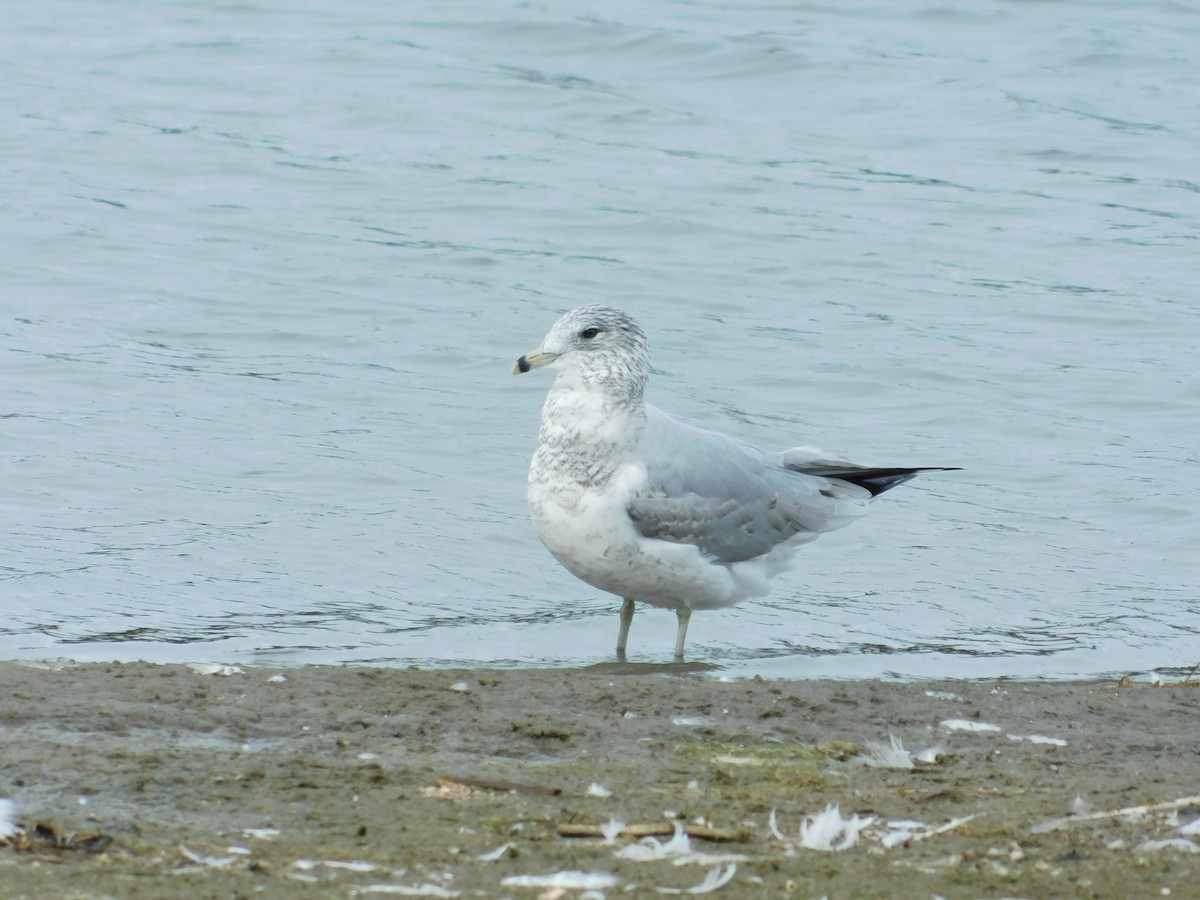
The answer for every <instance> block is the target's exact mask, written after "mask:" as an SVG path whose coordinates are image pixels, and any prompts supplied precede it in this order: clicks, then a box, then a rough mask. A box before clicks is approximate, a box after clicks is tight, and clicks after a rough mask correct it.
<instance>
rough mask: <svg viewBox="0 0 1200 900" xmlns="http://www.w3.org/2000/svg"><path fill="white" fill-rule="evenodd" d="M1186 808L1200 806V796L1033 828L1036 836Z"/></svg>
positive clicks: (1064, 817) (1068, 817) (1071, 817)
mask: <svg viewBox="0 0 1200 900" xmlns="http://www.w3.org/2000/svg"><path fill="white" fill-rule="evenodd" d="M1185 806H1200V796H1195V797H1181V798H1180V799H1178V800H1166V801H1164V802H1162V803H1150V804H1147V805H1146V806H1127V807H1125V808H1124V809H1110V810H1105V811H1104V812H1095V813H1086V814H1084V815H1081V816H1063V817H1062V818H1061V819H1047V820H1046V821H1045V822H1040V823H1038V824H1037V825H1034V826H1033V829H1032V830H1033V833H1034V834H1045V833H1046V832H1047V831H1058V830H1060V829H1062V828H1069V827H1070V826H1072V825H1078V824H1079V823H1081V822H1099V821H1101V820H1103V819H1121V818H1124V817H1126V816H1132V817H1134V818H1137V817H1140V816H1144V815H1146V814H1147V813H1152V812H1170V811H1171V810H1173V809H1183V808H1184V807H1185Z"/></svg>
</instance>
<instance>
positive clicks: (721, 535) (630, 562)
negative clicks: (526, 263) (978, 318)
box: [512, 306, 941, 661]
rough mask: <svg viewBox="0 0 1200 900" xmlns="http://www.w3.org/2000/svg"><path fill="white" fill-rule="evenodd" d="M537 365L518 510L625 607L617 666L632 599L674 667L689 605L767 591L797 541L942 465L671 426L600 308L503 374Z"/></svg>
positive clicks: (563, 558) (613, 318)
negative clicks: (656, 619)
mask: <svg viewBox="0 0 1200 900" xmlns="http://www.w3.org/2000/svg"><path fill="white" fill-rule="evenodd" d="M546 365H553V366H554V367H555V369H556V370H557V375H556V376H555V379H554V384H553V385H552V386H551V388H550V393H549V395H548V396H547V397H546V403H545V406H543V407H542V420H541V429H540V432H539V435H538V446H537V450H536V451H535V452H534V454H533V462H532V463H531V464H530V466H529V509H530V512H531V514H532V516H533V522H534V524H535V525H536V526H537V532H538V536H539V537H540V538H541V539H542V543H543V544H545V545H546V547H547V549H549V551H550V552H551V553H552V554H553V555H554V557H555V558H556V559H557V560H558V561H559V562H560V563H562V564H563V565H564V566H565V567H566V568H567V569H568V570H569V571H570V572H571V573H572V574H574V575H576V576H577V577H579V578H581V579H583V580H584V581H586V582H587V583H588V584H590V585H593V586H594V587H598V588H600V589H601V590H604V591H609V592H611V593H613V594H616V595H617V596H618V597H621V598H622V599H623V602H622V604H621V627H620V630H619V632H618V634H617V658H618V659H624V658H625V645H626V643H627V641H628V639H629V626H630V623H631V622H632V621H633V609H634V602H635V601H640V602H642V603H648V604H650V605H651V606H660V607H665V608H667V609H673V610H675V614H676V616H677V617H678V620H679V628H678V631H677V633H676V638H675V659H676V660H678V661H682V659H683V644H684V640H685V639H686V637H687V627H688V620H689V619H690V618H691V615H692V610H695V609H717V608H720V607H723V606H732V605H733V604H735V603H738V602H739V601H741V600H745V599H746V598H747V597H757V596H761V595H763V594H766V593H767V592H768V591H769V590H770V585H769V580H770V578H772V577H773V576H775V575H777V574H779V573H780V572H782V571H784V570H785V569H788V568H790V566H791V564H792V561H793V558H794V556H795V554H796V551H797V550H798V549H799V547H800V545H801V544H806V543H808V542H809V541H811V540H814V539H815V538H816V537H817V536H818V535H820V534H822V533H824V532H826V531H833V530H834V529H836V528H843V527H845V526H846V525H849V524H850V523H851V522H853V521H854V520H855V519H857V518H859V517H860V516H862V515H864V514H865V513H866V512H867V507H868V503H869V501H870V500H871V498H872V497H874V496H876V495H877V494H881V493H883V492H884V491H886V490H889V489H890V488H893V487H895V486H896V485H898V484H902V483H903V482H905V481H908V480H909V479H910V478H912V477H913V476H915V475H916V474H917V473H918V472H925V471H930V470H931V469H935V468H941V467H925V468H919V469H895V468H890V469H889V468H874V467H870V466H860V465H856V464H854V463H850V462H845V461H844V460H837V459H830V458H829V457H828V456H827V455H826V454H824V453H822V452H821V451H820V450H817V449H815V448H813V447H797V448H795V449H793V450H787V451H784V452H782V453H764V452H763V451H760V450H757V449H755V448H754V447H751V446H750V445H749V444H745V443H742V442H741V441H738V440H735V439H733V438H730V437H726V436H725V435H723V434H717V433H716V432H712V431H706V430H704V429H702V428H697V427H695V426H693V425H687V424H685V423H683V422H679V421H677V420H675V419H672V418H671V417H670V416H668V415H667V414H666V413H664V412H662V411H660V410H658V409H656V408H655V407H653V406H651V405H650V404H649V403H646V402H645V400H644V399H643V396H642V395H643V393H644V390H645V387H646V380H647V378H648V377H649V372H650V352H649V348H648V346H647V343H646V336H645V334H643V333H642V329H641V328H640V327H638V324H637V322H635V321H634V320H633V319H631V318H630V317H629V316H628V315H626V314H625V313H623V312H621V311H620V310H619V309H614V308H612V307H610V306H584V307H580V308H579V309H576V310H573V311H571V312H569V313H567V314H566V315H564V316H563V317H562V318H560V319H559V320H558V321H557V322H555V323H554V326H553V327H552V328H551V329H550V331H549V332H548V333H547V334H546V337H545V340H543V341H542V345H541V346H540V347H538V348H537V349H536V350H533V351H531V352H529V353H527V354H525V355H524V356H522V357H521V358H520V359H518V360H517V362H516V364H515V365H514V366H513V369H512V371H513V374H514V375H516V374H519V373H523V372H528V371H529V370H530V369H536V368H538V367H540V366H546Z"/></svg>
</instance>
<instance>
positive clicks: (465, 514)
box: [0, 0, 1200, 677]
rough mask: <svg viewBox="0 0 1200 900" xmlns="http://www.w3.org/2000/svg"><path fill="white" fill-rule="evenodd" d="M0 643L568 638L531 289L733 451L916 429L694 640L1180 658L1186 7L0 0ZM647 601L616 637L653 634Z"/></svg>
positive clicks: (305, 659) (1189, 543) (928, 668)
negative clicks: (863, 504)
mask: <svg viewBox="0 0 1200 900" xmlns="http://www.w3.org/2000/svg"><path fill="white" fill-rule="evenodd" d="M5 30H6V34H7V40H6V41H5V44H6V53H5V54H4V60H3V61H2V62H0V100H2V102H3V104H4V108H5V109H7V110H8V111H9V117H8V122H9V124H8V127H7V128H6V129H5V136H4V139H3V140H4V144H5V153H4V156H3V162H0V170H2V171H3V178H4V183H5V185H6V190H5V200H4V209H3V215H2V216H0V236H2V239H0V269H2V270H3V271H4V272H5V273H6V274H5V279H4V288H3V291H2V294H0V331H2V333H3V346H4V348H5V349H6V350H7V351H8V352H7V353H6V354H5V360H6V365H5V368H4V374H5V379H4V380H5V385H6V388H7V390H6V391H5V392H4V398H3V402H2V404H0V416H2V418H0V428H2V431H0V447H2V448H3V455H2V456H0V459H2V460H3V463H4V473H5V477H4V478H3V480H2V481H0V510H3V514H4V516H5V519H6V520H7V521H6V525H7V530H8V532H9V540H8V542H7V549H6V552H5V553H4V554H3V555H2V556H0V604H2V609H3V611H4V613H5V616H4V622H3V624H2V625H0V655H3V656H5V657H9V658H25V657H46V656H68V657H74V658H80V659H105V658H123V659H128V658H145V659H154V660H195V659H211V660H220V661H236V662H246V663H253V662H261V663H267V662H269V663H289V664H290V663H312V662H372V663H382V664H410V663H412V664H418V665H448V664H454V665H475V664H503V665H517V666H529V665H537V666H541V665H568V666H577V665H579V666H582V665H591V664H594V663H597V662H602V661H605V660H607V659H609V658H610V657H611V652H612V646H613V643H614V641H615V633H616V625H617V622H616V608H617V603H616V600H615V598H611V597H607V596H604V595H602V594H600V593H599V592H597V591H595V590H593V589H591V588H588V587H587V586H585V585H583V584H582V583H580V582H577V581H576V580H575V579H574V578H572V576H570V575H569V574H567V573H566V572H565V571H563V570H562V569H560V568H559V567H558V565H557V564H556V563H555V562H554V561H553V560H552V559H551V558H550V557H549V555H548V554H547V553H546V552H545V551H544V550H543V549H542V547H541V545H540V544H539V543H538V541H537V538H536V536H535V535H534V533H533V529H532V526H531V525H530V524H529V522H528V519H527V516H526V512H525V505H524V472H525V467H526V464H527V461H528V456H529V454H530V452H531V451H532V448H533V443H534V438H535V435H536V423H537V413H538V408H539V405H540V402H541V398H542V396H543V394H544V392H545V390H546V388H547V386H548V384H549V378H548V377H540V378H539V377H538V376H539V375H543V376H544V375H545V374H546V373H534V374H533V375H530V376H527V377H525V378H521V379H512V378H510V377H509V376H508V367H509V366H510V365H511V361H512V360H513V359H514V358H515V357H516V356H517V355H518V354H520V353H522V352H524V351H526V350H528V349H530V348H531V347H533V346H535V345H536V344H537V343H538V341H539V340H540V338H541V336H542V335H543V334H544V332H545V330H546V329H547V328H548V326H549V325H550V324H551V322H552V321H553V320H554V318H555V317H556V316H557V314H558V313H559V312H561V311H563V310H565V309H568V308H570V307H573V306H576V305H580V304H582V303H585V302H596V301H601V302H607V303H612V304H614V305H619V306H622V307H624V308H626V309H627V310H629V311H630V312H632V313H633V314H634V315H636V316H637V317H638V318H639V319H640V320H641V321H642V323H643V325H644V327H645V328H646V330H647V332H648V333H649V334H650V337H651V341H652V344H653V346H654V350H655V366H656V374H655V378H654V380H653V381H652V384H651V391H650V397H651V400H652V401H653V402H656V403H657V404H658V405H660V406H662V407H664V408H666V409H668V410H670V411H672V412H674V413H676V414H679V415H682V416H685V417H687V418H690V419H692V420H693V421H696V422H698V423H699V424H702V425H704V426H706V427H711V428H717V429H720V430H723V431H727V432H730V433H733V434H736V435H738V436H739V437H742V438H744V439H746V440H749V441H751V442H753V443H757V444H759V445H761V446H764V447H772V448H779V447H785V446H791V445H795V444H808V443H814V444H819V445H820V446H823V447H826V448H828V449H829V450H831V451H835V452H838V453H843V454H845V455H848V456H850V457H852V458H857V459H861V460H863V461H864V462H872V463H879V464H883V465H959V466H962V467H964V471H963V472H961V473H953V474H946V475H940V476H928V477H924V478H922V479H919V480H918V481H916V482H914V483H912V484H910V485H906V486H904V487H903V488H901V489H900V490H898V491H896V492H894V493H891V494H889V495H887V496H886V497H885V498H882V499H881V501H880V502H879V503H878V504H877V508H876V509H875V511H874V512H873V514H872V516H871V517H870V518H868V519H867V520H865V521H863V522H860V523H858V524H857V525H855V526H854V527H853V528H851V529H849V530H847V531H844V532H840V533H837V534H834V535H829V536H826V537H824V538H822V539H821V540H820V541H819V542H817V543H816V544H814V545H812V546H810V547H807V548H805V550H804V551H803V552H802V556H801V562H800V565H799V566H798V567H797V569H796V570H795V571H794V572H793V573H791V574H790V575H788V576H785V577H783V578H781V579H780V580H779V582H778V584H777V587H776V590H775V591H774V593H773V594H772V595H771V596H770V597H768V598H766V599H765V600H763V601H759V602H750V603H746V604H744V605H742V606H740V607H738V608H736V609H733V610H725V611H721V612H715V613H710V614H706V615H697V616H696V617H695V618H694V619H693V620H692V627H691V632H690V640H689V655H690V657H691V658H692V659H694V660H698V661H700V662H707V663H714V664H717V665H719V666H720V667H721V669H720V670H721V671H722V672H725V673H732V674H750V673H754V672H761V673H763V674H766V675H774V676H788V677H816V676H834V677H853V676H860V675H878V674H895V675H903V676H918V675H925V676H990V675H997V674H1010V675H1019V676H1026V677H1038V676H1041V677H1060V676H1067V675H1083V674H1100V673H1115V672H1126V671H1145V670H1148V669H1155V668H1157V669H1159V670H1162V671H1169V670H1180V669H1187V668H1190V667H1191V666H1192V665H1194V664H1196V663H1197V662H1200V588H1198V587H1197V585H1198V584H1200V577H1198V576H1200V563H1198V562H1197V551H1196V546H1197V528H1196V519H1195V515H1194V512H1193V509H1192V501H1193V497H1194V490H1193V485H1192V483H1191V480H1190V479H1188V477H1187V476H1188V475H1189V474H1191V473H1192V472H1194V470H1195V466H1196V463H1197V454H1198V451H1197V447H1198V446H1200V424H1198V423H1197V416H1196V409H1197V408H1198V404H1200V363H1198V362H1197V359H1200V356H1198V355H1197V351H1196V347H1197V344H1198V338H1200V304H1198V303H1197V300H1196V293H1195V291H1196V284H1197V281H1198V277H1197V276H1198V275H1200V265H1198V263H1197V259H1198V258H1200V257H1198V255H1197V250H1198V249H1200V247H1198V244H1197V239H1198V237H1200V178H1198V176H1197V172H1196V162H1195V161H1196V159H1197V158H1200V133H1198V132H1197V130H1196V127H1195V97H1196V96H1197V91H1198V90H1200V14H1198V13H1197V12H1196V11H1195V10H1194V9H1190V8H1186V7H1184V6H1181V5H1175V4H1171V3H1161V4H1146V5H1139V6H1137V7H1135V8H1134V7H1126V6H1123V5H1118V4H1103V3H1093V2H1087V3H1085V2H1052V3H1041V4H1015V3H982V4H975V5H972V6H971V7H970V8H969V9H961V10H954V9H950V8H945V7H941V6H936V5H929V6H917V5H913V6H911V7H908V8H907V9H905V10H903V11H899V10H897V9H895V8H893V7H890V6H878V7H876V6H872V5H870V4H867V3H851V4H849V5H847V4H841V5H838V6H836V7H832V6H831V7H825V6H805V7H796V6H795V5H792V4H779V5H774V4H769V3H764V4H757V5H751V6H746V5H743V4H730V3H667V2H654V3H649V4H646V3H638V4H635V3H623V2H616V3H609V4H605V5H604V6H586V5H582V4H581V5H577V6H575V7H574V8H572V9H571V10H570V11H566V10H561V9H558V8H555V7H546V8H542V7H539V6H536V5H528V4H519V5H510V4H501V3H482V2H481V3H476V4H456V5H455V6H454V7H453V8H450V7H445V6H438V5H434V6H432V7H430V8H428V9H426V10H421V11H413V10H410V9H408V8H407V7H405V8H404V9H403V11H400V8H398V7H396V6H395V5H394V4H385V3H372V2H368V0H356V2H349V3H341V4H333V3H318V2H310V3H308V4H304V3H291V4H267V3H261V4H255V3H237V4H232V3H231V4H210V3H195V2H193V3H183V2H180V3H161V4H153V5H151V6H146V5H145V4H141V3H133V2H113V3H107V4H104V5H102V6H99V5H96V4H89V3H83V2H62V0H50V2H47V3H43V4H39V5H37V6H36V7H34V6H26V7H25V8H22V9H20V10H15V11H13V12H12V13H11V14H10V16H9V18H8V21H7V23H6V26H5ZM673 634H674V617H673V616H672V615H670V613H666V612H663V611H658V610H648V611H646V612H645V613H643V614H641V615H639V617H638V619H637V621H636V622H635V624H634V629H633V633H632V637H631V644H630V651H631V658H633V659H635V660H639V661H645V662H655V661H662V660H665V659H667V658H668V657H669V653H670V649H671V646H672V640H673Z"/></svg>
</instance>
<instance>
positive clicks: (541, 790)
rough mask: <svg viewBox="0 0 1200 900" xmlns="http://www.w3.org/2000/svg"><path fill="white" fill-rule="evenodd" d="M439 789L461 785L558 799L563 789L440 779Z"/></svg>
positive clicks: (485, 779) (486, 781) (484, 780)
mask: <svg viewBox="0 0 1200 900" xmlns="http://www.w3.org/2000/svg"><path fill="white" fill-rule="evenodd" d="M434 783H435V784H436V785H437V786H438V787H446V786H448V785H455V784H461V785H465V786H466V787H470V788H479V789H480V790H483V791H499V792H500V793H502V794H513V793H516V794H550V795H551V796H554V797H557V796H558V795H559V794H561V793H562V788H554V787H547V786H546V785H544V784H520V783H519V782H515V781H492V780H491V779H488V778H439V779H438V780H437V781H436V782H434Z"/></svg>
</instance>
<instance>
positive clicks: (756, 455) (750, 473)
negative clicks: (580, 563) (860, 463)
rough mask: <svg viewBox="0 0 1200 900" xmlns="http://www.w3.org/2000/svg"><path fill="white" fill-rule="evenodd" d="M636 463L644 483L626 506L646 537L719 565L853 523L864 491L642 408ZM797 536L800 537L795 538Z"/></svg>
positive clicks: (865, 496)
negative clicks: (690, 549)
mask: <svg viewBox="0 0 1200 900" xmlns="http://www.w3.org/2000/svg"><path fill="white" fill-rule="evenodd" d="M646 416H647V421H646V428H645V430H644V432H643V433H642V437H641V440H640V442H639V445H638V451H637V452H638V461H639V462H641V463H643V464H644V465H645V466H646V475H647V482H646V485H645V487H644V488H643V489H642V490H640V491H639V492H638V493H637V494H635V495H634V496H633V497H632V498H630V501H629V503H628V506H627V510H628V512H629V516H630V518H631V519H632V520H633V522H634V524H635V525H636V526H637V529H638V531H640V532H641V534H642V535H644V536H645V537H649V538H658V539H660V540H665V541H672V542H675V543H682V544H692V545H694V546H696V547H698V548H699V549H700V550H701V552H703V553H705V554H706V555H708V556H710V557H712V558H713V559H715V560H718V561H720V562H722V563H735V562H741V561H743V560H748V559H754V558H755V557H758V556H762V555H763V554H765V553H768V552H770V551H771V550H772V549H773V548H775V547H776V546H778V545H779V544H782V543H784V542H785V541H793V540H798V541H803V540H804V537H803V536H805V535H807V537H808V539H809V540H812V539H813V538H815V537H817V535H819V534H820V533H822V532H824V531H830V530H832V529H834V528H840V527H842V526H843V525H846V524H848V523H849V522H850V521H852V520H853V519H855V518H857V517H858V516H859V515H861V514H862V512H863V511H864V510H865V508H866V501H867V499H868V498H869V497H870V494H869V492H868V491H867V490H865V489H863V488H859V487H856V486H854V485H850V484H846V483H845V482H841V481H831V480H830V479H829V478H827V477H824V476H823V475H822V474H817V473H811V474H810V473H806V472H800V471H797V470H795V469H789V468H787V467H785V466H784V465H783V464H782V459H781V458H780V457H779V456H778V455H777V454H776V455H774V456H772V455H771V454H765V453H763V452H761V451H759V450H756V449H755V448H753V447H751V446H749V445H747V444H743V443H741V442H740V441H735V440H733V439H732V438H728V437H725V436H724V435H721V434H717V433H715V432H711V431H705V430H704V429H702V428H696V427H695V426H692V425H687V424H685V423H683V422H678V421H676V420H674V419H672V418H671V417H669V416H668V415H666V414H665V413H663V412H661V411H659V410H657V409H655V408H654V407H652V406H647V407H646ZM798 536H800V537H799V538H798Z"/></svg>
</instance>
